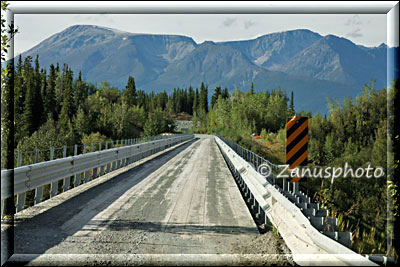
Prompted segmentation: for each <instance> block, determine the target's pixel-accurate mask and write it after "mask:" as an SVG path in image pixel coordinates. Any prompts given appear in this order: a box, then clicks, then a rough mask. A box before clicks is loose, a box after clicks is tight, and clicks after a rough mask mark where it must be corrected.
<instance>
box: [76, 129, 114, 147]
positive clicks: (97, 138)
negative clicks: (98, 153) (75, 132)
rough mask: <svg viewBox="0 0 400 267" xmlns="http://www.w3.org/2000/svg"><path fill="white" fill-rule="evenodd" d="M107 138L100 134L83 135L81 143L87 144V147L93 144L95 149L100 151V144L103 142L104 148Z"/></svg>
mask: <svg viewBox="0 0 400 267" xmlns="http://www.w3.org/2000/svg"><path fill="white" fill-rule="evenodd" d="M107 139H108V138H107V136H104V135H102V134H100V133H99V132H96V133H91V134H89V135H86V134H85V135H83V137H82V140H81V143H82V144H86V145H91V144H92V143H93V145H94V149H95V150H98V149H99V143H100V142H101V143H102V144H103V146H102V147H103V148H104V143H105V141H107Z"/></svg>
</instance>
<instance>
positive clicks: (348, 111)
mask: <svg viewBox="0 0 400 267" xmlns="http://www.w3.org/2000/svg"><path fill="white" fill-rule="evenodd" d="M5 83H6V85H7V80H6V81H5ZM8 83H10V84H11V81H8ZM13 83H14V88H15V92H14V94H15V95H14V119H15V138H14V148H15V150H20V151H33V150H34V149H36V148H39V149H48V148H49V147H60V146H63V145H73V144H84V143H91V142H99V141H104V140H109V139H121V138H135V137H140V136H154V135H158V134H161V133H165V132H169V131H170V130H171V131H173V129H174V128H175V127H174V123H175V119H174V118H175V117H176V115H177V114H187V115H189V116H190V117H192V122H193V127H192V129H191V130H192V132H195V133H208V134H215V133H219V134H220V135H223V136H225V137H227V138H229V139H231V140H232V141H234V142H237V143H239V144H241V145H243V146H245V147H247V148H249V149H251V150H253V152H255V153H258V154H260V155H261V156H263V157H265V158H267V159H269V160H270V161H272V162H274V163H276V164H282V163H284V153H285V138H286V130H285V121H286V118H288V117H291V116H293V115H295V114H296V115H302V116H307V117H309V135H310V136H309V140H310V141H309V158H308V159H309V165H310V166H328V165H329V166H343V165H344V163H345V162H347V163H348V164H350V165H351V166H355V167H360V166H366V165H367V164H368V163H371V164H372V165H373V166H381V167H383V168H384V169H385V173H387V171H388V169H387V167H388V164H387V162H388V160H391V161H390V162H392V161H393V157H392V156H391V154H390V153H389V154H388V153H387V135H388V133H387V125H388V123H390V122H388V120H393V118H391V116H389V117H388V116H387V115H388V114H387V99H388V94H392V95H393V94H394V86H392V88H389V90H386V89H381V90H376V89H375V88H374V83H373V81H371V82H370V83H369V84H365V85H364V89H363V92H362V94H361V95H360V96H359V97H357V98H356V99H355V101H354V100H353V99H351V98H348V99H344V101H343V103H342V104H341V103H340V101H338V100H336V99H329V105H328V106H329V114H327V115H321V114H320V113H317V114H312V113H311V112H310V111H304V110H302V111H296V110H295V106H294V95H293V92H291V94H290V97H288V95H287V93H286V91H285V90H283V89H281V88H275V89H266V90H264V91H261V92H260V91H258V92H256V90H255V89H254V87H253V85H252V86H251V88H250V90H249V91H247V92H243V91H241V90H239V89H238V88H236V89H235V90H234V91H233V92H232V93H231V94H230V93H229V92H228V89H227V88H225V89H222V88H221V87H217V88H215V89H214V91H213V92H210V94H212V95H211V101H210V103H209V101H208V95H209V92H208V87H207V86H206V85H205V83H202V84H201V85H200V89H198V88H196V89H194V88H192V87H191V86H190V87H189V88H185V89H182V88H176V89H174V90H173V92H172V93H170V94H167V92H166V91H164V92H159V93H154V92H150V93H149V92H145V91H143V90H138V89H136V86H135V80H134V77H132V76H130V77H129V78H128V81H127V85H126V87H125V88H123V89H122V90H120V89H119V88H116V87H113V86H111V85H110V84H109V83H107V81H102V82H100V84H99V85H97V84H92V83H88V82H86V81H85V80H84V79H82V74H81V73H78V74H77V75H76V74H74V73H73V72H72V70H71V69H70V68H69V67H68V66H67V65H65V64H64V65H63V67H62V68H61V67H60V66H59V64H58V63H57V64H55V65H51V66H50V67H49V70H48V73H47V72H46V69H44V68H41V67H40V65H39V57H38V56H37V57H36V58H35V60H34V61H33V59H32V58H31V57H26V58H25V59H24V61H22V58H21V57H19V58H18V61H17V63H16V66H15V71H14V77H13ZM168 125H173V127H172V129H171V128H170V127H168ZM257 135H260V136H261V137H260V138H259V139H256V138H254V136H257ZM388 155H389V157H390V158H388ZM390 164H391V163H390ZM300 188H301V190H303V191H305V192H306V193H307V194H308V195H310V196H313V201H315V202H319V203H321V205H322V207H323V208H326V209H328V210H329V212H330V214H331V215H332V216H336V217H338V218H339V229H340V230H341V231H351V232H352V233H353V236H354V239H353V247H352V248H353V249H354V250H355V251H357V252H359V253H385V251H386V250H387V242H386V240H387V237H388V236H387V233H388V231H389V232H390V231H391V229H388V228H387V226H388V224H387V218H389V217H387V216H386V214H387V180H386V179H383V178H381V179H368V178H365V177H364V178H360V179H349V178H340V179H336V180H335V183H333V184H331V183H328V182H326V181H324V180H323V179H308V180H307V182H302V183H301V184H300ZM389 240H391V237H390V239H389ZM389 244H390V242H389Z"/></svg>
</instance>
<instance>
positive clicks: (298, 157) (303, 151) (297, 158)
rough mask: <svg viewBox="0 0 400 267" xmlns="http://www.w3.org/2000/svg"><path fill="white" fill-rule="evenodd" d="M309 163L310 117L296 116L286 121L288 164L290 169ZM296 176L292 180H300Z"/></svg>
mask: <svg viewBox="0 0 400 267" xmlns="http://www.w3.org/2000/svg"><path fill="white" fill-rule="evenodd" d="M307 163H308V118H307V117H301V116H294V117H293V118H290V119H287V121H286V164H288V165H289V169H294V168H296V167H297V166H306V165H307ZM300 179H301V178H299V177H294V178H293V179H292V180H291V181H290V182H298V181H299V180H300Z"/></svg>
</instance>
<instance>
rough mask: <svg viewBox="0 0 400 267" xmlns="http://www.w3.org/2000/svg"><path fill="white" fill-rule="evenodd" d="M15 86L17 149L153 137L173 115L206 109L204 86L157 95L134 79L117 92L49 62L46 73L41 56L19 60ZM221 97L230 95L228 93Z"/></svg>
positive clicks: (172, 119)
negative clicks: (137, 87)
mask: <svg viewBox="0 0 400 267" xmlns="http://www.w3.org/2000/svg"><path fill="white" fill-rule="evenodd" d="M14 87H15V92H14V110H15V112H14V119H15V138H14V148H15V150H18V151H34V150H35V149H36V148H38V149H40V150H46V149H47V150H48V149H49V147H61V146H63V145H67V146H72V145H74V144H83V143H87V144H90V143H91V142H99V141H104V140H108V139H111V140H120V139H125V138H136V137H143V136H155V135H158V134H160V133H165V132H169V131H170V130H171V131H174V128H175V127H174V126H175V125H174V123H175V119H174V118H173V117H174V115H175V114H180V113H184V114H187V115H193V113H205V112H207V111H208V99H207V95H208V88H207V87H206V86H205V85H204V83H202V84H201V86H200V89H198V88H196V89H194V88H192V87H189V88H185V89H180V88H176V89H174V90H173V92H172V93H171V94H167V93H166V92H165V91H164V92H160V93H157V94H156V93H154V92H150V93H147V92H145V91H143V90H137V89H136V86H135V80H134V78H133V77H129V78H128V81H127V85H126V87H125V88H124V89H123V90H120V89H119V88H116V87H113V86H110V84H109V83H107V81H102V82H100V84H99V85H95V84H92V83H87V82H86V81H85V80H83V79H82V74H81V73H80V72H79V73H78V75H76V74H74V73H73V72H72V70H71V69H70V68H69V67H68V66H67V65H63V67H62V68H61V67H60V66H59V64H58V63H57V64H56V65H53V64H52V65H50V67H49V70H48V73H47V72H46V69H44V68H41V67H40V63H39V56H37V57H36V59H35V60H34V62H33V59H32V58H31V57H26V58H25V59H24V61H22V58H21V56H20V57H19V58H18V61H17V63H16V66H15V72H14ZM222 93H223V95H225V97H228V90H227V89H224V90H223V92H222ZM168 125H170V126H171V127H169V126H168Z"/></svg>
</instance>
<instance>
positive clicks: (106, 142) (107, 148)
mask: <svg viewBox="0 0 400 267" xmlns="http://www.w3.org/2000/svg"><path fill="white" fill-rule="evenodd" d="M107 149H108V141H106V150H107Z"/></svg>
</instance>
